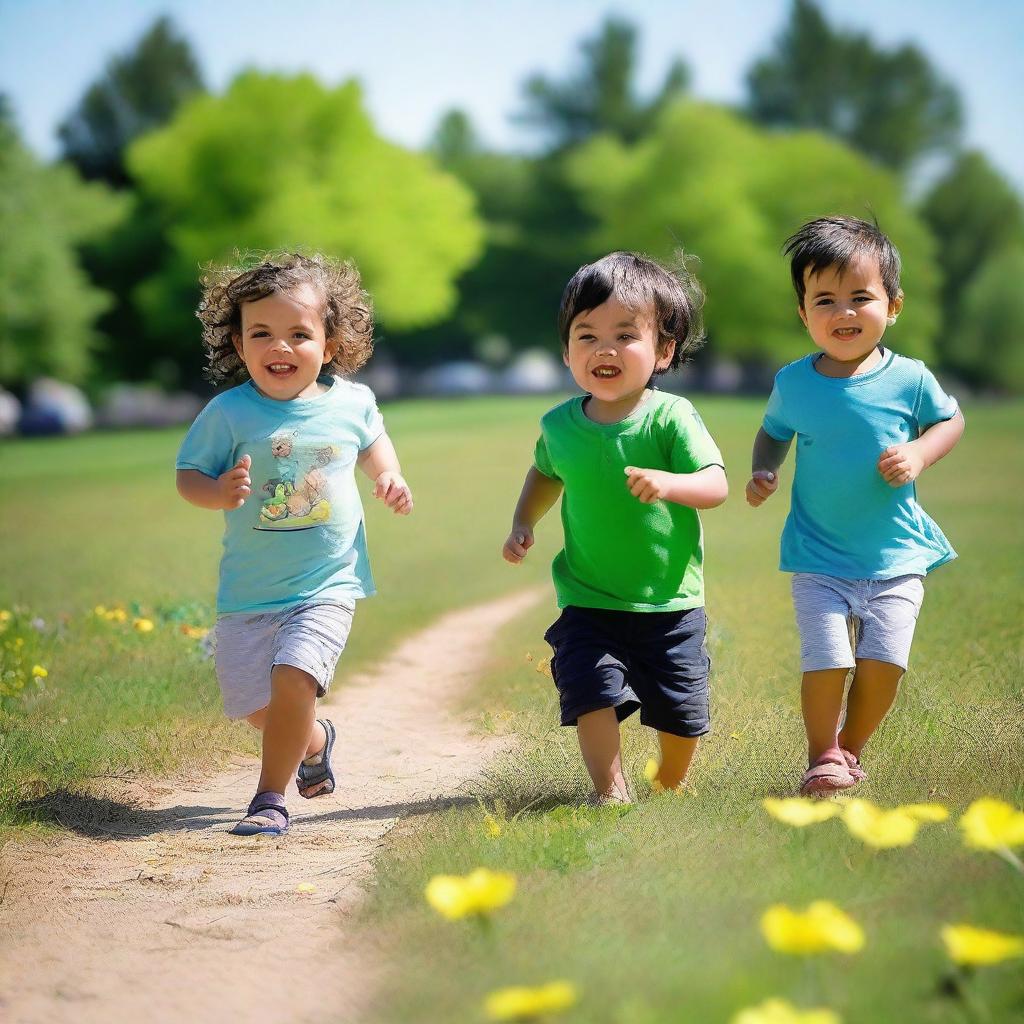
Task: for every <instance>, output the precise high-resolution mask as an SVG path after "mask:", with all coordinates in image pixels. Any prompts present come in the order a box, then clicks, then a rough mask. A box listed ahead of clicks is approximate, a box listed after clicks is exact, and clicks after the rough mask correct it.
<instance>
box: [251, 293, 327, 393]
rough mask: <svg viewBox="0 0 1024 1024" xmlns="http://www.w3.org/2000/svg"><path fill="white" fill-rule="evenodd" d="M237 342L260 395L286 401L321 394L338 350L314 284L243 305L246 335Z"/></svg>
mask: <svg viewBox="0 0 1024 1024" xmlns="http://www.w3.org/2000/svg"><path fill="white" fill-rule="evenodd" d="M232 341H233V342H234V345H235V350H236V351H237V352H238V355H239V358H240V359H241V360H242V362H243V363H245V368H246V369H247V370H248V371H249V376H250V377H251V378H252V382H253V384H255V385H256V387H257V388H258V389H259V391H260V393H261V394H263V395H265V396H266V397H267V398H273V399H276V400H277V401H281V402H287V401H290V400H291V399H293V398H309V397H312V396H313V395H315V394H317V392H318V389H317V383H316V381H317V377H318V376H319V375H320V372H321V370H322V369H323V366H324V364H325V363H329V362H330V361H331V360H332V359H333V358H334V355H335V353H336V352H337V350H338V344H337V342H336V341H335V340H334V339H328V338H326V337H325V336H324V323H323V319H322V317H321V316H320V297H319V295H318V294H317V292H316V290H315V289H314V288H313V287H312V285H302V286H301V287H300V288H297V289H295V290H294V291H292V292H275V293H274V294H272V295H268V296H266V298H263V299H257V300H256V301H255V302H245V303H243V304H242V330H241V333H240V334H237V335H234V336H233V337H232Z"/></svg>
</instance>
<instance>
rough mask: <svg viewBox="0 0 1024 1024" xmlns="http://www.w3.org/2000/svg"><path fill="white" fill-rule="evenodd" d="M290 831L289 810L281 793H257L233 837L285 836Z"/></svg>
mask: <svg viewBox="0 0 1024 1024" xmlns="http://www.w3.org/2000/svg"><path fill="white" fill-rule="evenodd" d="M287 831H288V808H287V807H286V806H285V802H284V796H283V795H282V794H281V793H257V794H256V795H255V796H254V797H253V798H252V803H251V804H249V809H248V810H247V811H246V812H245V817H244V818H243V819H242V820H241V821H240V822H239V823H238V824H237V825H236V826H235V827H234V828H233V829H231V832H230V835H233V836H283V835H284V834H285V832H287Z"/></svg>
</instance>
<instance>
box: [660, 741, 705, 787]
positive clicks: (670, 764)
mask: <svg viewBox="0 0 1024 1024" xmlns="http://www.w3.org/2000/svg"><path fill="white" fill-rule="evenodd" d="M699 742H700V738H699V737H697V736H674V735H673V734H672V733H670V732H660V731H659V732H658V743H659V744H660V745H661V765H660V766H659V768H658V774H657V775H656V776H655V777H654V780H655V782H658V783H659V784H660V785H662V786H664V788H665V789H675V788H676V787H677V786H679V785H681V784H682V781H683V779H685V778H686V773H687V772H688V771H689V770H690V762H691V761H692V760H693V755H694V754H695V753H696V751H697V744H698V743H699Z"/></svg>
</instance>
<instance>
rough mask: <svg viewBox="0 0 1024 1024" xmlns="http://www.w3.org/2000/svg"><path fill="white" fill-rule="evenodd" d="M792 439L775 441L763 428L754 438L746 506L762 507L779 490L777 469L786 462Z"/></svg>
mask: <svg viewBox="0 0 1024 1024" xmlns="http://www.w3.org/2000/svg"><path fill="white" fill-rule="evenodd" d="M792 443H793V439H792V438H790V439H789V440H788V441H777V440H776V439H775V438H774V437H772V435H771V434H769V433H768V432H767V431H766V430H765V429H764V427H762V428H761V429H760V430H758V432H757V437H755V438H754V451H753V454H752V455H751V457H750V469H751V472H750V479H749V480H748V481H747V504H748V505H750V506H751V508H757V507H758V506H760V505H763V504H764V503H765V502H766V501H767V500H768V499H769V498H770V497H771V496H772V495H773V494H774V493H775V492H776V491H777V490H778V488H779V467H780V466H781V465H782V464H783V462H785V461H786V456H787V455H788V454H789V446H790V445H791V444H792Z"/></svg>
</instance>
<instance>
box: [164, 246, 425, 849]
mask: <svg viewBox="0 0 1024 1024" xmlns="http://www.w3.org/2000/svg"><path fill="white" fill-rule="evenodd" d="M198 315H199V318H200V320H201V321H202V323H203V340H204V343H205V345H206V349H207V359H208V362H209V376H210V377H211V379H212V380H213V381H214V382H215V383H216V382H220V381H223V380H228V379H232V378H235V379H241V380H242V381H243V383H241V384H239V385H238V386H237V387H235V388H232V389H230V390H229V391H226V392H224V393H223V394H220V395H218V396H217V397H216V398H214V399H213V401H212V402H210V404H209V405H207V406H206V408H205V409H204V410H203V411H202V412H201V413H200V414H199V416H198V418H197V419H196V421H195V423H193V425H192V427H191V429H190V430H189V432H188V435H187V436H186V437H185V440H184V441H183V442H182V445H181V449H180V450H179V452H178V457H177V461H176V468H177V476H178V491H179V493H180V494H181V495H182V497H184V498H185V499H186V500H187V501H189V502H191V503H192V504H193V505H198V506H199V507H201V508H208V509H215V510H222V511H223V512H224V514H225V515H224V519H225V531H224V552H223V556H222V558H221V565H220V584H219V586H218V590H217V612H218V618H217V628H216V634H215V637H216V660H217V678H218V681H219V682H220V686H221V692H222V694H223V697H224V709H225V711H226V713H227V714H228V715H229V716H230V717H232V718H244V719H246V721H248V722H249V723H250V724H251V725H253V726H254V727H256V728H257V729H260V730H261V731H262V733H263V759H262V770H261V774H260V779H259V783H258V785H257V787H256V796H255V797H254V798H253V800H252V802H251V803H250V805H249V809H248V811H247V813H246V816H245V817H244V818H243V819H242V821H240V822H239V823H238V824H237V825H236V826H235V828H234V829H233V831H234V832H235V834H237V835H255V834H258V833H271V834H277V835H280V834H281V833H283V832H285V831H286V830H287V828H288V809H287V806H286V804H285V799H284V791H285V787H286V785H287V783H288V780H289V779H290V778H291V776H292V774H293V773H296V772H297V777H296V780H295V781H296V785H297V786H298V789H299V792H300V794H301V795H302V796H304V797H314V796H321V795H325V794H327V793H331V792H333V791H334V785H335V778H334V772H333V769H332V766H331V753H332V750H333V747H334V741H335V737H336V731H335V727H334V724H333V723H332V722H331V721H330V720H329V719H319V720H318V719H316V699H317V697H323V696H324V695H325V694H326V693H327V690H328V688H329V687H330V684H331V679H332V677H333V675H334V669H335V666H336V664H337V661H338V658H339V656H340V654H341V652H342V650H343V649H344V647H345V643H346V641H347V639H348V632H349V629H350V627H351V623H352V616H353V613H354V610H355V603H356V601H357V600H359V599H360V598H363V597H368V596H370V595H371V594H373V593H374V586H373V577H372V575H371V573H370V566H369V562H368V559H367V553H366V532H365V529H364V526H363V509H362V504H361V502H360V499H359V492H358V490H357V489H356V483H355V479H354V477H353V471H354V469H355V467H356V466H357V465H358V466H359V467H360V469H362V470H363V472H364V473H366V474H367V476H369V477H370V478H371V479H372V480H373V481H374V495H375V497H378V498H380V499H382V500H383V501H384V502H385V503H386V504H387V505H388V507H389V508H391V509H392V510H393V511H394V512H396V513H400V514H408V513H409V512H410V511H411V510H412V495H411V493H410V491H409V487H408V485H407V484H406V482H405V481H404V480H403V478H402V474H401V468H400V467H399V464H398V458H397V456H396V454H395V449H394V447H393V445H392V444H391V441H390V439H389V438H388V435H387V433H386V432H385V430H384V422H383V420H382V419H381V415H380V413H379V412H378V411H377V405H376V402H375V400H374V397H373V393H372V392H371V391H370V389H369V388H367V387H364V386H362V385H359V384H353V383H351V382H349V381H346V380H344V379H343V378H342V374H349V373H353V372H354V371H355V370H357V369H358V368H359V367H360V366H362V365H363V364H364V363H365V362H366V360H367V359H368V358H369V356H370V352H371V351H372V347H373V319H372V315H371V309H370V303H369V299H368V298H367V296H366V294H365V293H364V292H363V291H362V288H361V287H360V281H359V274H358V272H357V271H356V269H355V267H353V266H351V265H350V264H347V263H339V262H336V261H333V260H329V259H326V258H324V257H320V256H317V257H312V258H307V257H303V256H297V255H294V256H286V257H283V258H281V259H268V260H265V261H264V262H262V263H260V264H259V265H258V266H256V267H253V268H251V269H249V270H245V271H240V270H237V269H234V268H228V269H225V270H222V271H219V272H216V273H213V274H211V275H210V276H209V277H208V278H206V279H205V280H204V294H203V301H202V303H201V305H200V307H199V313H198Z"/></svg>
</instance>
